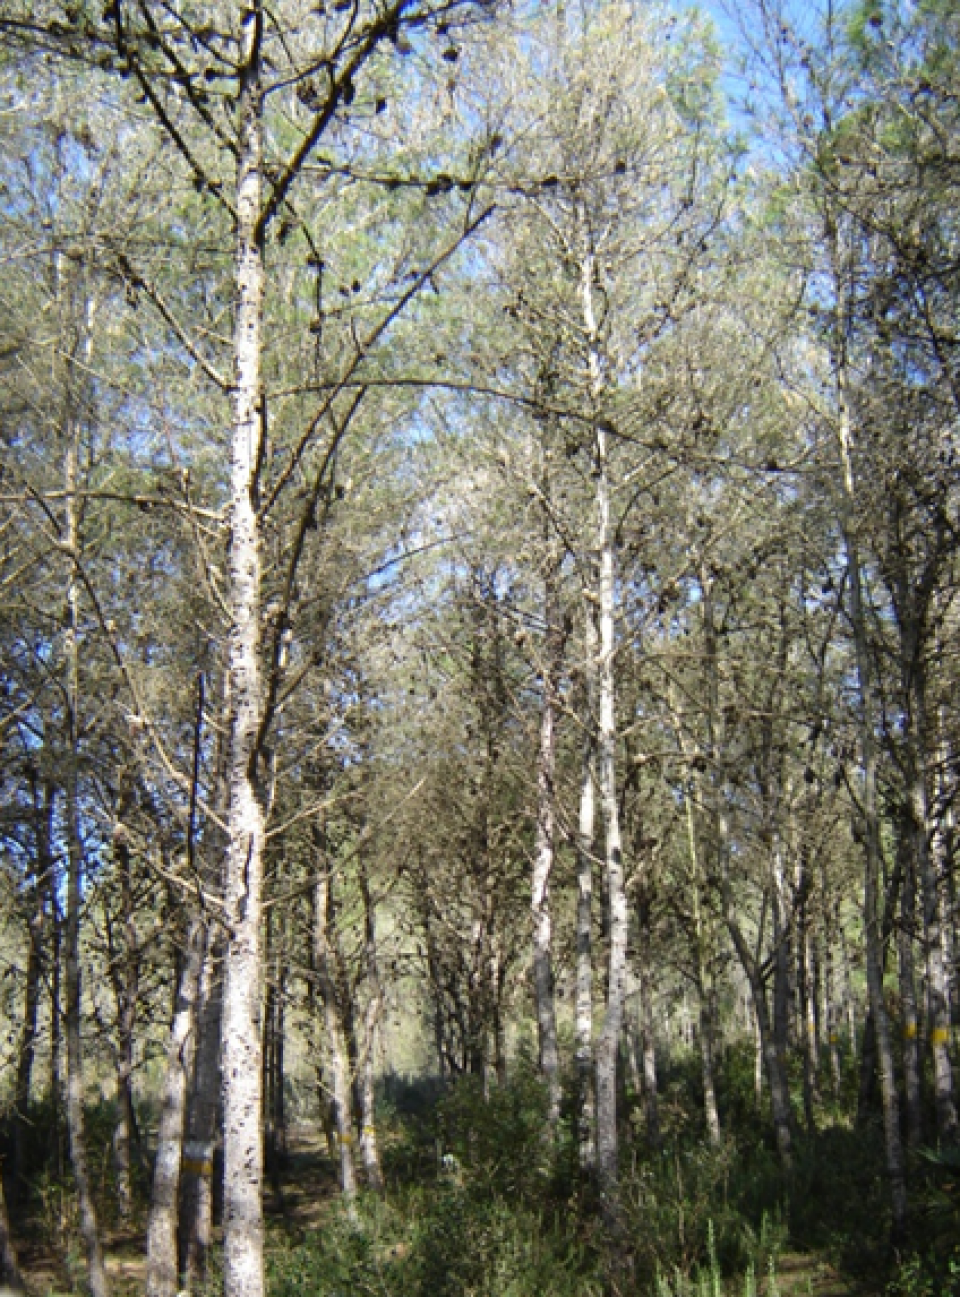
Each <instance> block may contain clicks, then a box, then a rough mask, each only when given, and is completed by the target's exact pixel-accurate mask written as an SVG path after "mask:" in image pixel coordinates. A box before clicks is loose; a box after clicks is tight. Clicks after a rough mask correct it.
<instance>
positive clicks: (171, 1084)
mask: <svg viewBox="0 0 960 1297" xmlns="http://www.w3.org/2000/svg"><path fill="white" fill-rule="evenodd" d="M203 947H204V930H203V924H202V922H201V920H200V918H199V916H195V917H194V918H192V919H191V920H190V925H189V928H188V930H187V935H186V940H185V942H184V954H183V960H182V963H181V968H180V978H179V983H178V986H177V999H176V1006H175V1009H174V1014H173V1022H172V1024H171V1027H170V1039H169V1042H168V1044H167V1061H166V1069H165V1072H164V1077H163V1086H162V1089H161V1097H160V1122H159V1128H158V1131H157V1155H156V1160H155V1162H154V1167H153V1190H152V1193H151V1196H150V1214H149V1217H148V1220H147V1297H174V1294H175V1293H176V1292H177V1289H178V1287H179V1285H178V1282H177V1262H178V1258H179V1249H178V1241H177V1221H178V1195H179V1190H180V1172H181V1167H182V1163H183V1160H184V1147H183V1135H184V1127H185V1120H186V1097H187V1082H188V1078H189V1076H190V1074H191V1071H192V1062H193V1059H192V1055H193V1050H194V1044H195V1035H194V1029H195V1025H196V1004H197V991H198V987H199V982H200V970H201V966H202V963H203Z"/></svg>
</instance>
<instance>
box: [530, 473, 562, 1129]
mask: <svg viewBox="0 0 960 1297" xmlns="http://www.w3.org/2000/svg"><path fill="white" fill-rule="evenodd" d="M546 485H547V484H546V483H544V488H546ZM544 525H545V527H546V528H549V525H550V524H549V521H548V520H547V521H545V524H544ZM547 545H548V549H549V550H550V551H551V552H549V554H548V559H547V569H546V575H545V580H544V615H545V619H546V625H547V629H546V643H545V645H544V662H543V697H542V700H541V704H540V707H541V710H540V743H539V749H538V753H537V834H536V847H535V851H534V862H533V878H532V880H531V898H530V908H531V916H532V920H533V986H534V999H535V1002H536V1011H537V1030H538V1040H539V1048H540V1074H541V1076H542V1077H543V1080H544V1083H545V1084H546V1087H547V1121H548V1124H549V1126H550V1129H551V1131H554V1132H555V1131H556V1127H557V1123H558V1122H559V1120H560V1055H559V1050H558V1047H557V1017H556V1007H555V1003H554V982H553V922H552V915H551V912H550V875H551V874H552V872H553V860H554V850H555V837H556V805H555V799H556V764H557V762H556V741H555V728H556V715H557V689H558V679H557V677H558V675H559V671H560V654H561V651H562V650H561V648H560V647H559V646H558V640H559V638H560V634H561V632H560V628H559V627H558V626H557V619H558V616H559V609H558V607H557V591H556V583H557V579H558V563H557V559H556V556H555V554H554V553H553V552H552V550H553V546H552V545H551V542H550V538H549V535H548V536H547Z"/></svg>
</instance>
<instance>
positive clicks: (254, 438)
mask: <svg viewBox="0 0 960 1297" xmlns="http://www.w3.org/2000/svg"><path fill="white" fill-rule="evenodd" d="M262 28H263V13H262V9H261V2H260V0H250V4H249V6H248V8H247V9H246V11H245V12H244V15H243V41H242V48H241V49H240V51H239V54H240V65H239V70H238V75H239V85H240V88H239V95H238V104H237V110H238V124H239V131H238V136H239V144H238V155H237V192H236V205H237V255H236V318H235V330H236V332H235V341H234V357H235V363H236V375H235V388H234V416H233V435H232V456H231V486H230V500H231V515H230V547H229V568H228V601H229V610H230V618H231V625H230V637H229V674H230V680H229V697H230V727H229V728H230V733H229V737H230V755H229V775H228V787H229V803H228V811H227V838H228V841H227V867H226V878H225V888H224V891H225V896H224V900H225V909H226V927H227V942H226V954H225V961H224V983H223V1140H224V1197H223V1266H224V1291H225V1293H226V1297H263V1291H264V1274H263V1201H262V1197H263V1130H262V1124H263V1082H262V1068H261V1061H262V1024H261V1013H260V991H261V955H260V919H261V913H262V900H261V893H262V885H263V845H264V819H265V812H264V803H265V798H264V789H263V771H261V770H260V769H259V765H260V760H261V754H260V752H259V739H260V726H261V723H262V720H263V716H262V697H261V694H262V690H261V672H260V654H259V648H260V544H261V538H260V530H259V522H258V518H257V475H258V466H259V459H260V451H261V446H262V439H263V419H262V414H263V411H262V390H261V375H260V362H261V321H262V313H263V291H264V271H263V249H262V232H261V230H260V225H259V221H260V210H261V204H260V196H261V181H262V177H261V170H262V100H261V85H260V71H261V69H260V43H261V37H262Z"/></svg>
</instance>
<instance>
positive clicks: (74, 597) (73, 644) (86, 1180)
mask: <svg viewBox="0 0 960 1297" xmlns="http://www.w3.org/2000/svg"><path fill="white" fill-rule="evenodd" d="M91 323H92V322H91V321H89V320H88V321H87V326H88V327H87V330H86V338H87V340H89V326H90V324H91ZM66 431H67V459H66V474H65V477H66V489H67V505H66V526H65V529H64V530H65V542H66V544H65V548H66V552H67V553H68V554H69V556H70V560H71V568H70V575H69V579H68V584H67V601H66V611H67V623H66V626H65V635H64V641H65V654H64V656H65V665H66V671H67V679H66V690H65V696H66V702H67V736H66V737H67V771H66V780H65V789H64V791H65V802H66V805H65V816H66V837H67V912H66V925H65V933H64V937H65V941H64V947H65V949H64V955H65V972H66V988H65V989H66V1037H67V1132H68V1137H69V1144H70V1161H71V1163H72V1165H73V1174H74V1179H75V1181H76V1185H77V1197H78V1200H79V1208H80V1233H81V1236H82V1238H83V1242H84V1247H85V1249H86V1253H87V1269H88V1275H89V1282H90V1291H91V1293H92V1297H108V1295H109V1284H108V1282H107V1272H106V1268H105V1266H104V1262H103V1251H102V1248H101V1244H100V1228H99V1224H98V1222H97V1211H96V1205H95V1203H94V1198H93V1184H92V1182H91V1178H90V1168H89V1163H88V1161H87V1141H86V1129H85V1116H84V1087H83V1046H82V1038H81V1015H82V1012H83V1005H82V994H81V973H80V921H81V920H80V915H81V910H82V908H83V872H84V871H83V855H84V852H83V835H82V830H81V825H80V729H81V725H80V710H79V709H80V571H79V564H80V552H81V550H80V543H81V542H80V522H79V514H80V501H79V494H78V492H79V466H80V426H79V421H78V420H77V419H75V418H74V417H73V415H72V414H71V415H70V416H69V417H68V420H67V429H66Z"/></svg>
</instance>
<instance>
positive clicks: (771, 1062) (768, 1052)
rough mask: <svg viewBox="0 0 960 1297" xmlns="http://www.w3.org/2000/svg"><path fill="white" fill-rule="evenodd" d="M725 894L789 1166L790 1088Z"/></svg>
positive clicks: (752, 962)
mask: <svg viewBox="0 0 960 1297" xmlns="http://www.w3.org/2000/svg"><path fill="white" fill-rule="evenodd" d="M727 893H728V894H727V895H726V896H725V897H724V904H725V909H726V920H727V929H728V931H729V933H730V937H731V940H732V941H733V945H734V949H735V950H736V952H737V956H738V958H739V960H740V965H741V967H742V968H743V971H744V973H745V974H746V977H747V981H748V983H749V985H750V994H751V998H752V1000H753V1012H754V1014H755V1016H756V1022H757V1042H758V1050H759V1052H760V1054H761V1055H762V1057H763V1067H764V1072H765V1075H766V1078H767V1085H768V1086H769V1089H770V1112H771V1116H772V1118H773V1132H774V1137H775V1139H776V1143H777V1152H778V1153H779V1154H780V1160H781V1161H782V1162H783V1164H784V1165H785V1166H789V1165H790V1163H791V1161H792V1159H793V1134H792V1130H791V1126H792V1119H791V1110H790V1089H789V1086H788V1084H787V1076H786V1071H785V1070H784V1065H783V1056H782V1055H781V1053H780V1051H779V1050H778V1049H777V1042H776V1038H775V1036H774V1031H773V1024H772V1022H771V1021H770V1010H769V1008H768V1007H767V995H766V988H765V987H764V985H763V979H762V978H761V975H760V969H759V967H758V964H757V961H756V959H755V958H754V956H753V954H752V953H751V951H750V948H749V946H748V945H747V942H746V939H745V938H744V935H743V933H742V931H741V930H740V925H739V923H738V922H737V920H736V918H735V912H734V909H733V900H732V897H730V896H729V888H727Z"/></svg>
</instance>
